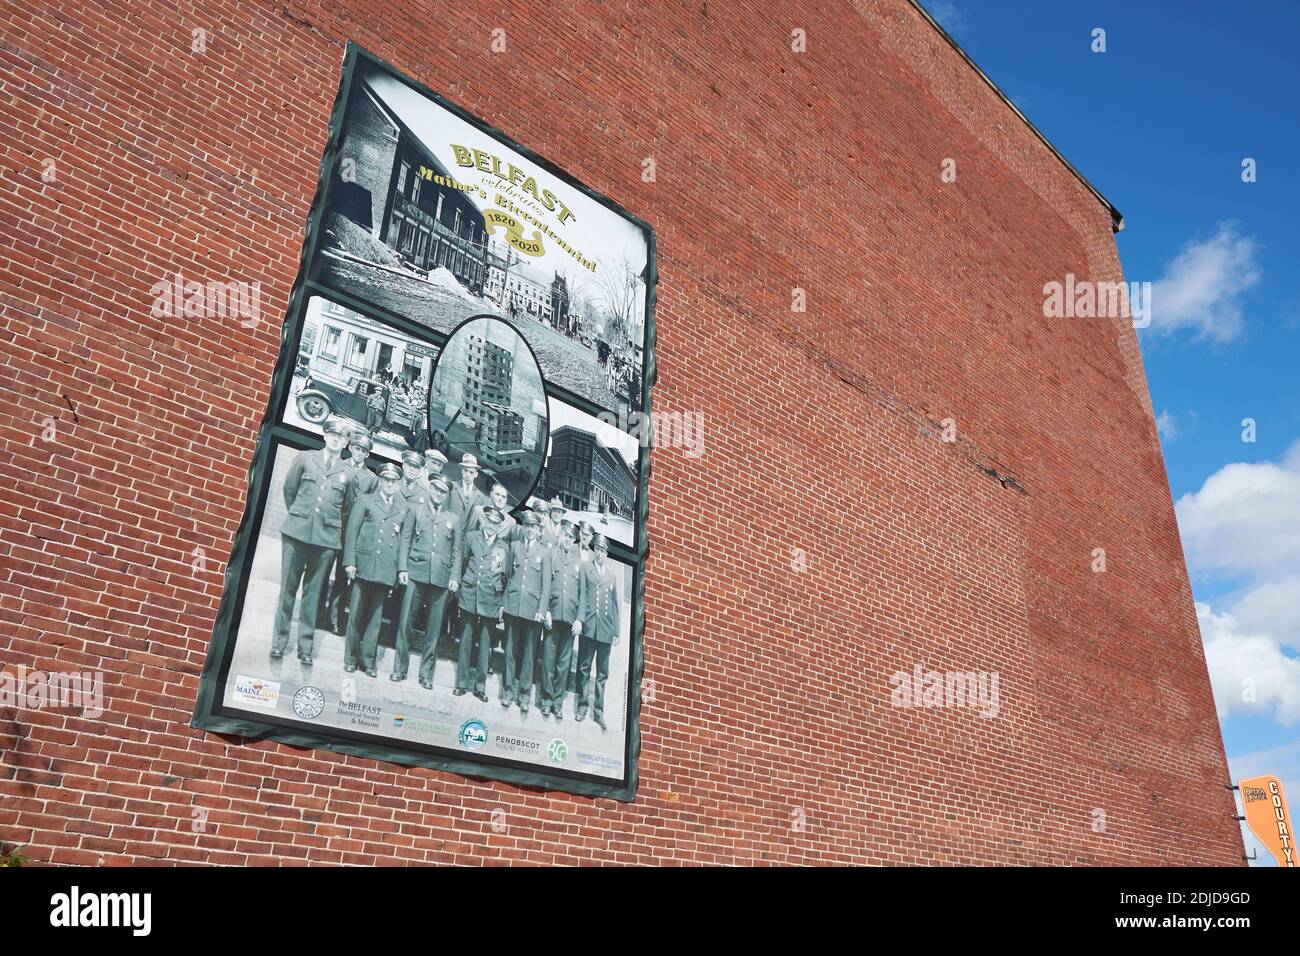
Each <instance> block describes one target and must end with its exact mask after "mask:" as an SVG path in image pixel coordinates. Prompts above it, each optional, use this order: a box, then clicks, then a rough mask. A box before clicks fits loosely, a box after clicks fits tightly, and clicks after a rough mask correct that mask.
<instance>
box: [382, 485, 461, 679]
mask: <svg viewBox="0 0 1300 956" xmlns="http://www.w3.org/2000/svg"><path fill="white" fill-rule="evenodd" d="M450 492H451V485H450V484H449V483H448V482H447V480H446V479H445V478H433V479H431V480H430V482H429V500H428V501H427V502H426V503H425V504H423V505H421V506H420V507H419V508H418V509H413V510H412V511H411V512H410V514H409V516H408V519H407V522H406V527H405V529H404V530H403V532H402V546H401V550H400V551H399V553H398V558H397V570H398V571H399V572H406V574H407V577H408V581H407V584H406V593H405V594H404V595H403V597H402V613H401V616H400V618H399V623H398V625H397V650H396V653H395V654H394V657H393V676H392V679H393V680H405V679H406V668H407V665H408V662H409V660H410V646H411V645H410V639H411V628H412V625H413V624H414V621H413V620H412V618H413V617H414V612H415V610H416V609H418V608H419V607H420V605H422V604H425V603H428V605H429V616H428V623H427V624H426V625H425V628H424V641H425V643H424V652H423V653H422V654H421V656H420V686H422V687H424V688H426V689H428V690H432V689H433V668H434V665H435V663H436V662H437V656H438V638H439V637H441V636H442V621H443V617H444V615H445V614H446V610H447V598H448V595H449V594H455V593H456V590H457V588H458V587H459V586H460V580H459V579H460V564H461V549H462V548H463V546H464V542H463V541H462V540H461V520H460V518H459V517H457V516H456V515H454V514H452V513H451V512H450V511H448V510H447V507H446V506H447V495H448V494H449V493H450Z"/></svg>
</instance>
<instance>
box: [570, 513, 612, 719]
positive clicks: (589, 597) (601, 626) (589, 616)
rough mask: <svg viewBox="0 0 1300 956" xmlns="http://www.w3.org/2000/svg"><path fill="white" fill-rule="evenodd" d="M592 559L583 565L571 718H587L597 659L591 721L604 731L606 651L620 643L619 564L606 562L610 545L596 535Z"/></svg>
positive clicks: (607, 655) (603, 538) (606, 674)
mask: <svg viewBox="0 0 1300 956" xmlns="http://www.w3.org/2000/svg"><path fill="white" fill-rule="evenodd" d="M592 550H593V552H594V554H595V559H594V560H593V561H591V562H586V563H584V565H583V567H584V569H585V570H584V574H585V576H586V578H587V580H586V581H585V582H584V583H583V585H582V587H583V600H584V602H585V603H584V605H583V608H584V609H583V613H582V634H581V635H579V637H578V686H577V693H578V702H577V704H576V705H575V711H576V712H575V714H574V716H575V717H576V719H578V720H582V719H583V718H585V717H586V716H587V696H588V693H589V690H590V684H591V660H592V658H593V657H595V659H596V686H595V689H594V693H592V694H591V696H592V697H593V700H592V704H591V716H592V719H593V720H595V721H596V723H597V724H599V725H600V729H601V730H604V729H605V679H606V678H608V677H609V650H610V647H612V646H613V645H615V644H617V643H618V641H619V633H618V628H619V606H620V605H619V587H618V581H619V577H620V573H619V565H616V564H615V563H614V562H613V561H610V560H609V557H608V555H609V542H608V541H606V540H605V536H604V535H603V534H598V535H596V537H595V540H594V541H593V542H592Z"/></svg>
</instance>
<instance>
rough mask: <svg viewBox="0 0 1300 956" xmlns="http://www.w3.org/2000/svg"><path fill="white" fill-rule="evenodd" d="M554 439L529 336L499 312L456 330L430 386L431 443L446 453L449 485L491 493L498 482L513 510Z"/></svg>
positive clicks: (533, 481)
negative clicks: (498, 316) (551, 436)
mask: <svg viewBox="0 0 1300 956" xmlns="http://www.w3.org/2000/svg"><path fill="white" fill-rule="evenodd" d="M549 438H550V415H549V412H548V409H547V404H546V386H545V385H544V384H543V382H542V369H541V366H540V365H538V364H537V357H536V356H535V355H534V354H533V350H532V348H531V347H530V346H529V345H528V342H527V341H525V339H524V337H523V336H522V335H520V334H519V332H518V331H516V329H515V327H514V326H513V325H511V324H510V323H509V322H507V321H505V320H504V319H499V318H496V317H495V316H475V317H473V318H470V319H466V320H465V321H464V322H462V323H461V324H460V325H458V326H457V327H456V328H455V329H453V330H452V333H451V337H450V338H448V339H447V342H446V344H445V345H444V346H443V347H442V352H441V354H440V355H439V356H438V360H437V362H436V363H435V365H434V367H433V378H432V381H431V382H430V385H429V447H431V448H436V449H438V451H440V452H442V453H443V454H444V455H446V456H447V464H446V465H445V466H444V469H443V474H445V475H446V476H447V478H448V480H449V481H451V483H452V486H453V487H455V488H461V489H462V496H463V494H464V489H465V488H467V487H468V485H470V484H472V485H473V486H474V487H475V488H477V489H478V490H479V491H480V492H482V493H483V495H484V496H486V497H489V498H490V497H491V495H492V489H493V486H494V485H496V484H500V485H502V486H503V487H504V488H505V490H506V507H507V509H508V510H511V511H513V510H514V509H516V508H518V507H519V506H520V505H521V504H522V503H524V502H525V501H526V500H527V498H528V496H529V495H530V494H531V493H532V491H533V487H534V486H535V485H536V484H537V479H538V476H539V475H540V474H541V471H542V462H543V461H544V460H545V458H546V445H547V441H548V439H549ZM454 498H455V495H454V494H453V499H454Z"/></svg>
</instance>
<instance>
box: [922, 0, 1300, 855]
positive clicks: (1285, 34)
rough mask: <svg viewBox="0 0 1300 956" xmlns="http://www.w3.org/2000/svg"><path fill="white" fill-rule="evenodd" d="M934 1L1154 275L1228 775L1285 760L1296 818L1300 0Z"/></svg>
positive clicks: (1183, 507)
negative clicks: (1095, 192) (1089, 187)
mask: <svg viewBox="0 0 1300 956" xmlns="http://www.w3.org/2000/svg"><path fill="white" fill-rule="evenodd" d="M925 5H926V7H927V9H929V10H930V12H931V13H932V14H933V15H934V16H935V18H936V19H937V20H938V21H939V22H940V23H941V24H942V25H943V26H944V27H945V29H947V30H948V32H949V33H950V34H951V35H952V36H953V38H954V39H955V40H956V41H957V42H958V43H960V44H961V45H962V47H963V48H964V49H965V50H966V52H967V53H968V54H969V55H970V56H971V58H972V59H973V60H974V61H975V62H976V63H978V64H979V65H980V67H981V68H982V69H983V70H984V72H985V73H986V74H988V76H989V78H990V79H992V80H993V82H995V83H997V84H998V86H999V87H1000V88H1001V89H1002V91H1003V92H1004V93H1005V94H1006V95H1007V96H1008V97H1010V98H1011V100H1012V101H1013V102H1015V103H1016V105H1017V106H1018V107H1019V108H1020V109H1021V111H1022V112H1024V114H1025V115H1026V116H1027V117H1028V118H1029V119H1030V120H1031V121H1032V122H1033V123H1034V124H1035V125H1036V126H1037V127H1038V128H1039V129H1040V130H1041V131H1042V132H1043V134H1044V135H1045V136H1046V137H1047V138H1048V139H1049V140H1050V141H1051V142H1052V143H1053V144H1054V145H1055V146H1056V148H1057V149H1058V150H1060V152H1061V153H1062V154H1063V155H1064V156H1065V157H1066V158H1067V159H1068V160H1069V161H1070V162H1071V163H1073V164H1074V165H1075V167H1076V168H1078V169H1079V170H1080V172H1082V173H1083V175H1084V176H1086V177H1087V178H1088V179H1089V180H1090V181H1091V182H1092V183H1093V185H1095V186H1096V187H1097V188H1098V189H1099V190H1100V191H1101V193H1102V194H1103V195H1104V196H1106V197H1107V198H1108V199H1109V200H1110V201H1111V202H1112V203H1113V204H1114V205H1115V206H1117V207H1118V208H1119V210H1120V211H1121V212H1122V213H1123V214H1124V219H1125V229H1124V231H1123V232H1121V233H1120V234H1119V235H1118V237H1117V241H1118V243H1119V252H1120V258H1121V260H1122V261H1123V264H1124V273H1125V278H1126V279H1127V280H1128V281H1130V282H1133V281H1139V282H1143V281H1150V282H1152V283H1154V293H1153V316H1152V323H1151V327H1150V328H1148V329H1143V330H1141V331H1140V332H1139V337H1140V340H1141V344H1142V354H1143V359H1144V361H1145V363H1146V370H1147V377H1148V381H1149V384H1150V387H1151V400H1152V404H1153V406H1154V408H1155V411H1156V414H1157V418H1158V421H1159V424H1160V433H1161V444H1162V446H1163V448H1164V455H1165V465H1166V468H1167V469H1168V472H1169V482H1170V487H1171V490H1172V492H1173V497H1174V501H1175V502H1176V504H1177V509H1178V519H1179V530H1180V533H1181V535H1182V538H1183V547H1184V551H1185V553H1186V555H1187V559H1188V569H1189V573H1190V575H1191V580H1192V590H1193V592H1194V594H1195V596H1196V600H1197V602H1198V611H1199V616H1200V619H1201V635H1202V640H1203V641H1204V643H1205V647H1206V656H1207V660H1208V661H1209V664H1210V671H1211V679H1212V682H1213V684H1214V691H1215V700H1216V703H1217V705H1218V708H1219V713H1220V720H1221V722H1222V726H1223V736H1224V745H1225V748H1226V750H1227V753H1228V759H1229V764H1230V767H1231V770H1232V773H1233V777H1234V782H1235V780H1236V779H1239V778H1240V777H1242V776H1245V775H1250V774H1257V773H1276V774H1277V775H1278V776H1280V777H1281V778H1282V780H1283V782H1284V786H1285V787H1286V790H1287V795H1288V798H1289V802H1290V804H1291V806H1292V816H1293V817H1294V816H1295V814H1296V809H1297V807H1300V269H1298V268H1297V249H1296V242H1295V237H1296V223H1297V221H1298V220H1300V188H1298V185H1297V179H1296V176H1297V173H1296V172H1294V171H1293V170H1292V168H1291V167H1292V164H1293V162H1294V160H1295V159H1296V158H1297V157H1300V122H1298V120H1300V107H1297V105H1296V101H1295V96H1296V92H1297V90H1300V66H1297V63H1298V62H1300V58H1298V57H1297V56H1296V53H1295V37H1296V36H1297V35H1300V4H1295V3H1293V2H1289V0H1287V2H1284V0H1273V2H1261V3H1240V4H1224V3H1220V2H1210V0H1184V2H1180V3H1179V4H1178V5H1177V7H1176V9H1177V13H1176V14H1173V9H1172V8H1171V7H1170V6H1169V5H1167V4H1164V3H1157V2H1155V0H1130V2H1109V0H1090V2H1088V3H1071V4H1057V3H1050V4H1049V3H1042V2H1041V0H978V2H976V0H926V3H925ZM1096 28H1102V29H1104V30H1105V31H1106V35H1105V42H1106V50H1105V52H1104V53H1097V52H1093V50H1092V46H1093V30H1094V29H1096ZM1246 158H1252V159H1254V160H1255V163H1256V181H1255V182H1253V183H1245V182H1243V181H1242V161H1243V160H1244V159H1246ZM1244 419H1253V421H1254V427H1255V434H1254V438H1255V440H1254V441H1253V442H1252V441H1246V440H1243V433H1244V432H1245V428H1244V427H1243V424H1242V422H1243V420H1244ZM1246 843H1247V852H1248V853H1249V852H1250V848H1251V847H1256V848H1258V844H1257V843H1256V841H1255V840H1254V838H1253V837H1252V836H1251V835H1250V834H1249V832H1248V831H1247V832H1246ZM1258 853H1259V855H1260V856H1261V857H1264V856H1267V854H1266V853H1265V852H1264V851H1263V849H1262V848H1259V849H1258ZM1261 862H1262V861H1261Z"/></svg>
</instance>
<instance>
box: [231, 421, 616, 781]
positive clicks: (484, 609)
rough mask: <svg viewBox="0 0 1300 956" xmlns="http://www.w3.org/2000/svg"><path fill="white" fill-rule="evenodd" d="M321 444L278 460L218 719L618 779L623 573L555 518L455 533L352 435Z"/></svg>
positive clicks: (588, 539)
mask: <svg viewBox="0 0 1300 956" xmlns="http://www.w3.org/2000/svg"><path fill="white" fill-rule="evenodd" d="M324 436H325V443H326V444H325V447H324V448H322V449H297V448H294V447H291V446H289V445H287V444H280V445H278V446H277V448H276V450H275V457H274V465H273V468H272V472H271V477H270V487H269V489H268V493H267V499H266V507H265V510H264V512H263V515H262V520H261V527H260V528H259V529H258V533H257V536H256V546H255V550H254V553H253V555H252V558H251V563H250V567H249V573H248V577H247V585H246V592H245V594H244V600H243V602H242V607H243V610H242V614H241V616H240V618H239V620H238V622H237V627H236V628H235V632H234V633H233V634H232V635H231V639H232V640H233V649H232V651H231V658H230V661H229V665H228V667H227V668H226V678H225V681H224V689H223V694H222V697H221V705H222V707H223V708H224V709H226V710H233V711H241V712H247V713H249V714H252V715H256V716H260V717H268V716H274V717H275V718H279V719H282V720H286V721H290V722H296V723H299V724H303V725H307V726H310V727H314V728H332V729H334V730H343V731H352V732H355V733H359V734H363V735H366V736H367V737H370V738H384V739H386V740H388V741H389V742H392V743H395V744H398V745H400V746H402V747H412V748H416V749H421V748H429V749H432V750H441V751H448V752H452V753H455V754H456V755H457V756H459V757H464V756H465V755H466V754H468V753H474V754H476V755H478V756H481V757H484V758H487V759H489V760H490V759H494V758H495V759H499V760H504V761H511V762H516V763H524V764H534V765H540V766H545V767H547V768H549V769H558V770H566V771H574V772H577V773H581V774H586V775H590V776H594V777H598V778H603V779H621V778H623V777H624V776H625V767H626V765H625V760H626V752H625V748H626V742H627V741H626V737H627V727H628V714H627V705H628V669H629V668H628V661H629V645H630V641H629V639H628V638H629V635H630V633H631V620H632V598H633V568H632V566H631V565H629V564H626V563H623V562H621V561H618V560H616V559H614V558H612V557H610V556H609V555H608V553H607V552H608V540H607V539H606V538H605V537H604V536H602V535H600V534H598V533H596V532H595V531H594V529H592V528H591V527H590V526H589V525H584V526H579V525H576V524H574V523H573V522H570V521H568V520H565V519H561V518H560V517H558V516H557V517H556V518H555V519H550V518H549V517H548V516H541V515H538V514H535V513H534V512H533V511H532V510H528V509H522V510H520V511H519V512H517V514H516V516H515V517H513V518H512V517H510V516H509V515H507V514H505V513H504V511H503V510H502V509H497V508H496V507H495V506H494V505H493V504H491V503H487V504H484V505H483V506H482V507H481V508H479V509H477V510H476V514H475V515H471V516H470V518H471V520H469V521H466V520H465V516H463V515H459V514H457V513H456V512H455V511H454V510H453V509H452V508H451V506H450V503H449V496H448V495H447V494H446V492H447V491H448V489H449V486H450V483H448V482H446V481H445V480H443V479H440V478H436V477H435V478H432V479H428V480H427V481H426V480H425V479H419V481H417V482H412V481H410V480H409V475H408V474H407V473H406V471H407V470H406V469H405V468H399V467H398V466H397V465H395V464H393V463H391V462H377V461H374V460H369V461H368V460H367V459H366V458H365V457H363V456H364V448H363V447H362V446H359V445H358V444H357V442H358V440H362V445H364V437H365V433H364V431H361V430H358V429H357V428H356V426H355V425H354V424H353V423H349V422H346V421H344V420H342V419H340V418H336V417H331V418H329V419H327V420H326V423H325V428H324ZM421 483H422V487H419V488H418V490H419V491H420V492H421V493H420V494H419V495H418V496H416V497H408V494H407V493H408V491H409V490H410V486H411V485H412V484H415V485H420V484H421ZM467 528H468V530H466V529H467Z"/></svg>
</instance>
